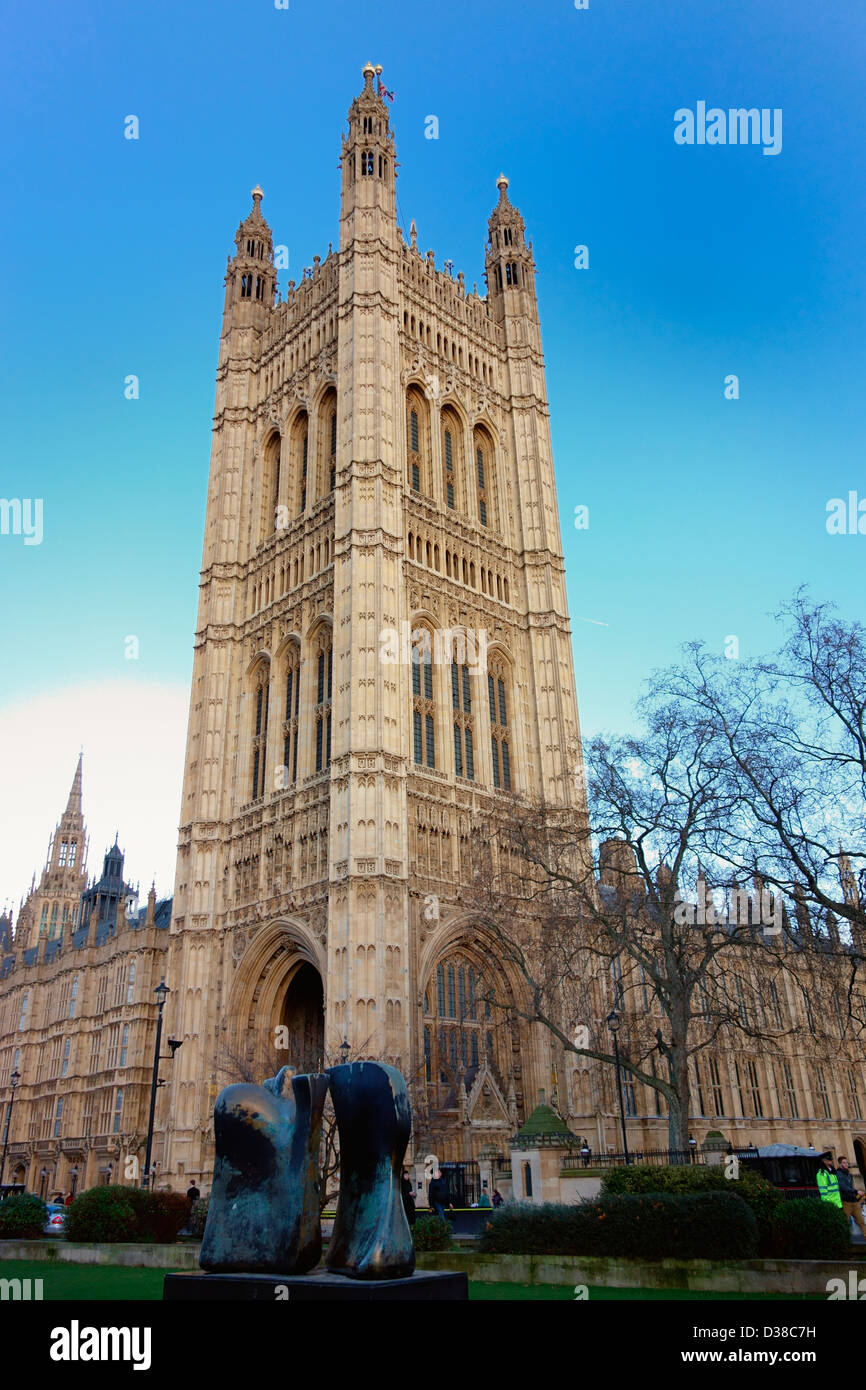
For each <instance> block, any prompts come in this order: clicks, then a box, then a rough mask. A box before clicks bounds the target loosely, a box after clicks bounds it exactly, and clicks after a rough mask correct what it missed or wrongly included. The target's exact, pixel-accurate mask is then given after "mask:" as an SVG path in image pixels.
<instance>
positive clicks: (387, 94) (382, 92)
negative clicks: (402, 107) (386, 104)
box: [376, 77, 394, 101]
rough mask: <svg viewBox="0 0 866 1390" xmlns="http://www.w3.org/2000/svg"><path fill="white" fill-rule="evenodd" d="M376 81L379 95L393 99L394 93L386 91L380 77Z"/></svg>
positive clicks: (389, 99)
mask: <svg viewBox="0 0 866 1390" xmlns="http://www.w3.org/2000/svg"><path fill="white" fill-rule="evenodd" d="M376 81H377V82H378V83H379V96H380V97H385V98H386V99H387V100H388V101H393V100H394V93H393V92H389V91H388V88H387V87H386V86H385V83H384V82H383V81H382V79H381V77H378V78H377V79H376Z"/></svg>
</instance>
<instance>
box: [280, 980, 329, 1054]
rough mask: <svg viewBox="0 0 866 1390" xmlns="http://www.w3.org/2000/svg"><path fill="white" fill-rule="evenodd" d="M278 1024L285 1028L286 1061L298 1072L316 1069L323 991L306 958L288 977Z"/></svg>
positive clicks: (322, 1035)
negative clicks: (289, 977)
mask: <svg viewBox="0 0 866 1390" xmlns="http://www.w3.org/2000/svg"><path fill="white" fill-rule="evenodd" d="M280 1024H281V1025H283V1026H284V1027H285V1028H286V1029H287V1047H286V1052H285V1058H286V1063H287V1064H288V1065H289V1066H291V1067H293V1068H294V1069H295V1071H298V1072H310V1071H317V1070H318V1069H319V1067H320V1066H322V1065H323V1061H324V1052H325V995H324V990H323V988H322V977H321V975H320V974H319V972H318V970H317V969H316V967H315V966H314V965H310V963H309V962H308V961H302V962H301V964H300V965H299V966H298V969H297V970H296V971H295V972H294V974H293V975H292V978H291V980H290V981H289V984H288V987H287V989H286V992H285V995H284V996H283V1002H282V1006H281V1008H280Z"/></svg>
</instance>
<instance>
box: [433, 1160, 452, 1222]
mask: <svg viewBox="0 0 866 1390" xmlns="http://www.w3.org/2000/svg"><path fill="white" fill-rule="evenodd" d="M427 1202H428V1205H429V1207H430V1210H431V1211H432V1212H433V1213H434V1215H435V1216H441V1217H442V1220H443V1221H444V1220H445V1204H446V1202H447V1203H448V1206H449V1208H450V1210H451V1211H453V1210H454V1204H453V1203H452V1202H451V1201H450V1200H449V1197H448V1184H447V1182H446V1181H445V1179H444V1178H443V1176H442V1169H441V1168H437V1169H436V1172H435V1174H434V1175H433V1180H432V1182H431V1183H430V1186H429V1187H428V1189H427Z"/></svg>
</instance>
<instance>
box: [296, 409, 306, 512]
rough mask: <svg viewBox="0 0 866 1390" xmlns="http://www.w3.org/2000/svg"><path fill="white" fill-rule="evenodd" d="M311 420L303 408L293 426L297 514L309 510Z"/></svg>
mask: <svg viewBox="0 0 866 1390" xmlns="http://www.w3.org/2000/svg"><path fill="white" fill-rule="evenodd" d="M309 434H310V422H309V418H308V416H307V412H306V411H305V410H302V411H301V413H300V415H299V416H298V418H297V420H296V421H295V423H294V425H293V427H292V465H293V475H294V479H295V486H294V492H295V505H296V508H297V514H298V515H300V513H301V512H305V511H306V510H307V450H308V446H309Z"/></svg>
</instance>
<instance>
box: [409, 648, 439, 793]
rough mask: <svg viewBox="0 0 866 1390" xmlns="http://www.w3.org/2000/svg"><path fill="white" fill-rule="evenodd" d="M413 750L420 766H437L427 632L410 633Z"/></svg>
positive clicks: (430, 657) (431, 659) (431, 669)
mask: <svg viewBox="0 0 866 1390" xmlns="http://www.w3.org/2000/svg"><path fill="white" fill-rule="evenodd" d="M411 658H412V750H413V756H414V759H415V762H416V763H418V764H419V766H424V767H435V766H436V734H435V706H434V703H433V651H432V642H431V637H430V631H429V629H428V628H426V627H419V628H416V629H415V631H414V632H413V633H412V651H411Z"/></svg>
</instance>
